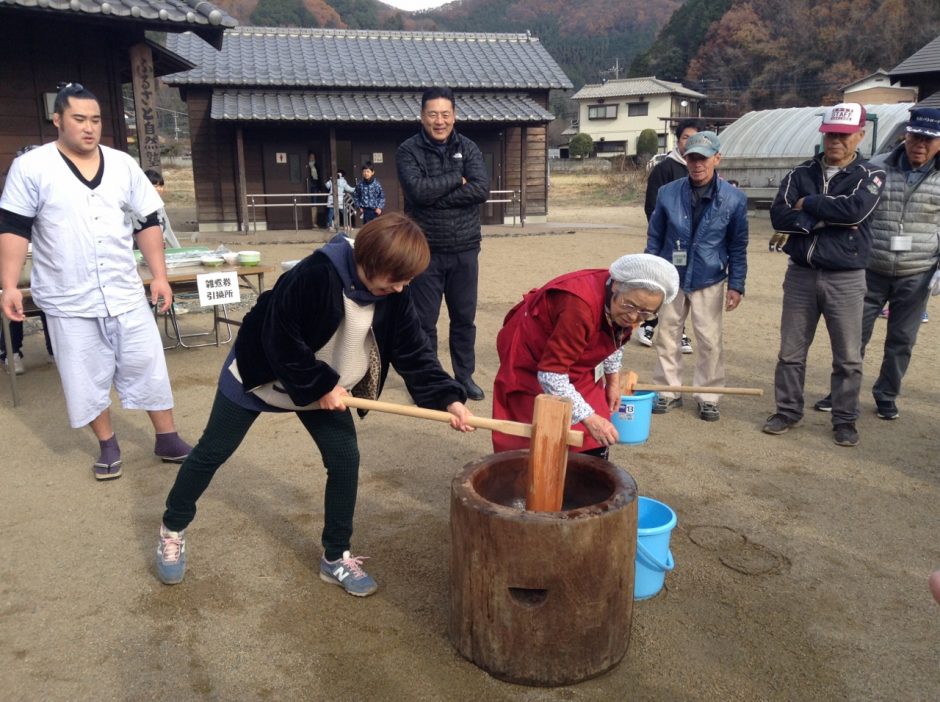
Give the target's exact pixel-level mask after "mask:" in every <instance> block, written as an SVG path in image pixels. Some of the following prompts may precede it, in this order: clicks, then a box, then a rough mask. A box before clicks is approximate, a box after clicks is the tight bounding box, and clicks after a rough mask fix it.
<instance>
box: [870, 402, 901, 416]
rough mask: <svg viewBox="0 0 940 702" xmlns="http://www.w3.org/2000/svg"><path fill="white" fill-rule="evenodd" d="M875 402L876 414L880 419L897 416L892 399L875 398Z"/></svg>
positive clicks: (896, 408) (895, 406) (896, 407)
mask: <svg viewBox="0 0 940 702" xmlns="http://www.w3.org/2000/svg"><path fill="white" fill-rule="evenodd" d="M875 404H876V405H877V406H878V416H879V417H880V418H881V419H897V418H898V406H897V405H896V404H894V400H875Z"/></svg>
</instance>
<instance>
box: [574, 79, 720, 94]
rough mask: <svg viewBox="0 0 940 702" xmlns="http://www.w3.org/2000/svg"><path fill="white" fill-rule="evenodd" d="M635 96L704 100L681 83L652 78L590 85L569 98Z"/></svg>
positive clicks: (617, 80) (619, 80) (618, 80)
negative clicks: (665, 96) (671, 96)
mask: <svg viewBox="0 0 940 702" xmlns="http://www.w3.org/2000/svg"><path fill="white" fill-rule="evenodd" d="M637 95H684V96H686V97H693V98H705V97H706V96H705V95H704V94H703V93H698V92H696V91H694V90H689V89H688V88H686V87H685V86H684V85H682V84H681V83H671V82H669V81H668V80H660V79H659V78H656V77H654V76H648V77H646V78H620V79H616V80H608V81H606V82H604V83H591V84H589V85H585V86H584V87H583V88H581V90H579V91H578V92H576V93H575V94H574V95H572V96H571V99H572V100H596V99H597V98H609V97H634V96H637Z"/></svg>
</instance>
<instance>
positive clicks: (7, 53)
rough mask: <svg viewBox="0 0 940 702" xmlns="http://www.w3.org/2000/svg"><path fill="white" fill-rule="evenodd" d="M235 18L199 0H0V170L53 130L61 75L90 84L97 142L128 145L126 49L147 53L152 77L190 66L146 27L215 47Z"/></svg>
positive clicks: (53, 133)
mask: <svg viewBox="0 0 940 702" xmlns="http://www.w3.org/2000/svg"><path fill="white" fill-rule="evenodd" d="M235 25H236V22H235V20H234V19H233V18H232V17H230V16H229V15H227V14H226V13H224V12H222V11H221V10H219V9H218V8H217V7H215V6H214V5H212V4H210V3H208V2H205V1H203V0H110V1H104V0H0V173H3V174H5V173H6V172H7V171H8V170H9V167H10V163H11V162H12V160H13V158H14V155H15V154H16V152H17V150H19V149H21V148H22V147H23V146H26V145H31V144H43V143H46V142H49V141H53V140H55V139H56V137H57V136H58V135H57V133H56V129H55V127H54V126H53V124H52V100H53V99H54V98H55V93H56V91H57V86H58V84H59V83H67V82H77V83H81V84H83V85H84V86H86V87H87V88H88V89H89V90H91V91H92V92H93V93H94V94H95V95H96V96H97V97H98V99H99V101H100V102H101V110H102V118H103V120H104V123H103V129H102V142H103V143H105V144H107V145H109V146H114V147H116V148H118V149H126V148H127V126H126V124H125V118H124V99H123V95H122V84H124V83H130V82H132V69H131V66H132V58H131V57H132V53H137V54H138V55H142V56H145V57H146V58H147V61H148V62H149V65H150V70H151V73H150V75H151V77H153V76H160V75H164V74H167V73H172V72H178V71H180V70H184V69H185V68H187V67H190V66H191V64H189V63H187V62H186V61H185V60H183V59H181V58H180V57H178V56H175V55H174V54H172V53H171V52H169V51H167V50H166V49H165V48H163V46H161V45H160V44H158V43H157V42H154V41H152V40H150V39H148V38H147V32H148V31H155V32H183V31H192V32H194V33H195V34H196V35H198V36H200V37H202V39H201V40H205V41H206V42H209V43H208V44H205V46H206V48H207V49H209V50H210V51H216V50H217V48H218V47H219V46H221V41H222V33H223V32H224V30H225V28H226V27H234V26H235Z"/></svg>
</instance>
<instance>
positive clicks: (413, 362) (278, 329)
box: [235, 252, 467, 410]
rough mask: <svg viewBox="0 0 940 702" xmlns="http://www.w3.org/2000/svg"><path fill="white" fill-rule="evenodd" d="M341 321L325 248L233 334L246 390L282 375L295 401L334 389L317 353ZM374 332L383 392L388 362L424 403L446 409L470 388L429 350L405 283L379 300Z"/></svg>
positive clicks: (336, 279)
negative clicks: (402, 288)
mask: <svg viewBox="0 0 940 702" xmlns="http://www.w3.org/2000/svg"><path fill="white" fill-rule="evenodd" d="M342 319H343V282H342V279H341V278H340V276H339V274H338V273H337V271H336V268H335V267H334V266H333V264H332V263H331V262H330V260H329V259H328V258H327V257H326V256H325V255H324V254H322V253H320V252H314V253H313V254H312V255H310V256H308V257H307V258H305V259H303V260H302V261H301V262H300V263H298V264H297V265H296V266H294V267H293V268H292V269H291V270H289V271H287V272H286V273H284V274H283V275H282V276H281V277H280V278H279V279H278V281H277V283H276V284H275V285H274V287H273V288H272V289H271V290H268V291H266V292H264V293H262V294H261V295H260V296H259V297H258V303H257V304H256V305H255V306H254V307H253V308H252V309H251V310H250V311H249V312H248V314H247V315H245V319H244V322H243V323H242V326H241V328H240V329H239V332H238V338H237V339H236V340H235V359H236V362H237V363H238V372H239V374H240V375H241V378H242V383H243V385H244V387H245V389H246V390H250V389H251V388H255V387H257V386H259V385H262V384H264V383H268V382H272V381H274V380H278V381H280V383H281V384H283V386H284V389H285V390H286V391H287V394H288V395H289V396H290V398H291V400H293V401H294V403H295V404H297V405H307V404H310V403H311V402H315V401H316V400H319V399H320V398H321V397H323V396H324V395H325V394H327V393H328V392H329V391H330V390H332V389H333V388H334V387H336V382H337V381H338V380H339V375H338V374H337V373H336V371H334V370H333V369H332V368H331V367H330V366H329V365H327V364H326V363H324V362H323V361H318V360H317V359H316V357H315V356H314V353H315V352H316V351H317V350H318V349H320V348H322V347H323V346H324V344H326V342H327V341H329V340H330V338H331V337H332V336H333V334H334V333H336V329H337V328H338V327H339V324H340V322H341V321H342ZM372 331H373V333H374V334H375V339H376V343H377V344H378V347H379V354H380V356H381V360H382V375H381V380H380V384H379V392H381V388H382V386H384V384H385V378H386V377H387V376H388V368H389V364H391V365H392V366H394V368H395V370H396V371H397V372H398V374H399V375H400V376H401V377H402V379H403V380H404V381H405V385H406V386H407V388H408V392H410V393H411V396H412V397H413V398H414V401H415V403H416V404H418V405H419V406H421V407H426V408H429V409H440V410H443V409H446V408H447V405H449V404H450V403H452V402H456V401H459V402H465V401H466V399H467V395H466V391H465V390H464V389H463V387H462V386H461V385H460V383H458V382H457V381H456V380H454V379H453V378H451V377H450V376H449V375H447V373H446V372H445V371H444V369H443V368H442V367H441V363H440V361H438V359H437V356H436V355H435V353H434V352H433V351H432V349H431V346H430V343H429V340H428V337H427V335H426V334H425V333H424V331H423V330H422V329H421V324H420V323H419V321H418V316H417V313H416V312H415V309H414V304H413V303H412V302H411V294H410V292H409V290H408V288H405V290H404V291H403V292H401V293H394V294H392V295H389V296H387V297H384V298H382V299H381V300H380V301H379V302H376V303H375V315H374V317H373V320H372Z"/></svg>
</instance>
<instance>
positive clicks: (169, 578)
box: [157, 524, 186, 585]
mask: <svg viewBox="0 0 940 702" xmlns="http://www.w3.org/2000/svg"><path fill="white" fill-rule="evenodd" d="M185 533H186V532H185V531H170V530H169V529H167V528H166V527H165V526H163V524H161V525H160V541H159V543H158V544H157V577H158V578H160V582H161V583H163V584H164V585H176V584H177V583H181V582H183V576H184V575H185V574H186V538H185Z"/></svg>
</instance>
